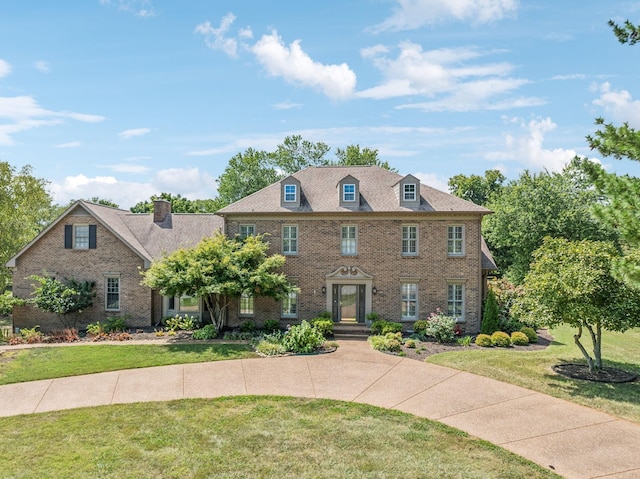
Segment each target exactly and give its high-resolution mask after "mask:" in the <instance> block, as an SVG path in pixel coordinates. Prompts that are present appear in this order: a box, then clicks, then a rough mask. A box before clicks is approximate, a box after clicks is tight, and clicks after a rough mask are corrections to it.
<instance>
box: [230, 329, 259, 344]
mask: <svg viewBox="0 0 640 479" xmlns="http://www.w3.org/2000/svg"><path fill="white" fill-rule="evenodd" d="M254 337H255V334H253V333H243V332H242V331H238V330H237V329H235V330H233V331H227V332H225V333H224V335H223V336H222V339H224V340H226V341H248V340H250V339H253V338H254Z"/></svg>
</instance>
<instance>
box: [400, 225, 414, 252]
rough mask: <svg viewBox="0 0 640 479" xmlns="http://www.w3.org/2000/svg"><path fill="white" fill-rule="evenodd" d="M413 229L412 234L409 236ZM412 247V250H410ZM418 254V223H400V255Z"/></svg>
mask: <svg viewBox="0 0 640 479" xmlns="http://www.w3.org/2000/svg"><path fill="white" fill-rule="evenodd" d="M412 231H413V233H414V236H413V238H412V237H411V232H412ZM412 249H413V251H412ZM417 255H418V225H410V224H408V225H402V256H417Z"/></svg>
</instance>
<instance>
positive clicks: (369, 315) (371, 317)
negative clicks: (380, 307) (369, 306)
mask: <svg viewBox="0 0 640 479" xmlns="http://www.w3.org/2000/svg"><path fill="white" fill-rule="evenodd" d="M365 318H367V320H368V321H371V322H372V323H373V322H374V321H378V320H379V319H380V315H379V314H378V313H376V312H375V311H371V312H370V313H367V315H366V316H365Z"/></svg>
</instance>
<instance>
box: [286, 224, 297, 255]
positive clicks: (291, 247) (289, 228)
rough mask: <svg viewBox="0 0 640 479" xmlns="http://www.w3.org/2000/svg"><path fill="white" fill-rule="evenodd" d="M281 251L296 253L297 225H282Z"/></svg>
mask: <svg viewBox="0 0 640 479" xmlns="http://www.w3.org/2000/svg"><path fill="white" fill-rule="evenodd" d="M282 253H283V254H298V226H297V225H284V226H283V227H282Z"/></svg>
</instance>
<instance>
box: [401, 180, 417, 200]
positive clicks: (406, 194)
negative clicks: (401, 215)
mask: <svg viewBox="0 0 640 479" xmlns="http://www.w3.org/2000/svg"><path fill="white" fill-rule="evenodd" d="M409 190H411V191H409ZM417 197H418V188H417V185H416V184H415V183H405V184H404V185H402V201H408V202H409V201H416V199H417Z"/></svg>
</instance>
